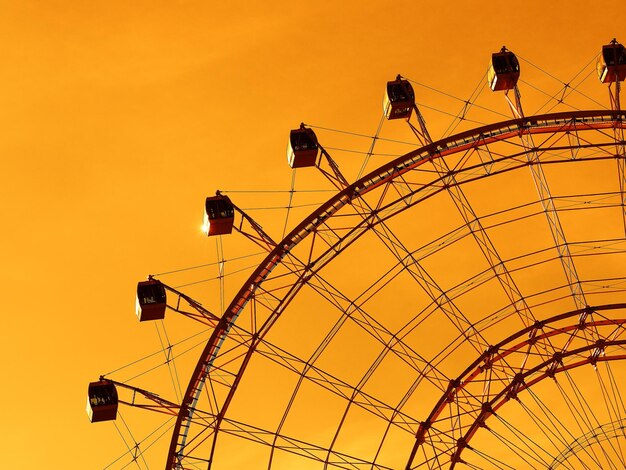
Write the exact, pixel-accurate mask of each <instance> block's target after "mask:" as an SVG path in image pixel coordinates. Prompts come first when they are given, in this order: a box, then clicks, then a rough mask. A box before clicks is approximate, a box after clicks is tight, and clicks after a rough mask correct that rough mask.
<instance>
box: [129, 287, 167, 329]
mask: <svg viewBox="0 0 626 470" xmlns="http://www.w3.org/2000/svg"><path fill="white" fill-rule="evenodd" d="M166 306H167V297H166V295H165V287H163V284H161V282H160V281H157V280H149V281H142V282H139V283H137V301H136V309H135V313H136V314H137V317H138V318H139V321H148V320H162V319H163V318H165V308H166Z"/></svg>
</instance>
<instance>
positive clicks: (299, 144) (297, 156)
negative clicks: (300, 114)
mask: <svg viewBox="0 0 626 470" xmlns="http://www.w3.org/2000/svg"><path fill="white" fill-rule="evenodd" d="M318 153H319V145H318V143H317V136H316V135H315V132H313V129H309V128H308V127H304V124H300V128H299V129H293V130H292V131H291V132H290V133H289V146H288V147H287V161H288V162H289V166H290V167H291V168H303V167H307V166H315V164H316V163H317V155H318Z"/></svg>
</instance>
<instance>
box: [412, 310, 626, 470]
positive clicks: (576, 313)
mask: <svg viewBox="0 0 626 470" xmlns="http://www.w3.org/2000/svg"><path fill="white" fill-rule="evenodd" d="M624 308H626V303H620V304H610V305H603V306H597V307H589V308H586V309H578V310H573V311H570V312H566V313H563V314H560V315H556V316H554V317H551V318H549V319H547V320H544V321H541V322H537V324H535V325H533V326H530V327H527V328H524V329H522V330H520V331H519V332H517V333H515V334H513V335H511V336H509V337H508V338H506V339H505V340H503V341H501V342H500V343H498V344H497V345H495V346H493V347H492V348H490V349H489V350H487V351H485V352H484V353H483V354H482V355H481V356H480V357H479V358H478V359H476V360H475V361H474V362H473V363H472V364H471V365H470V366H469V367H468V368H467V369H466V370H465V371H464V372H463V373H462V374H461V375H460V376H459V377H457V378H456V379H454V380H452V381H451V382H450V385H449V386H448V389H447V390H446V392H445V393H444V394H443V395H442V397H441V398H440V399H439V401H438V402H437V404H436V405H435V407H434V408H433V411H432V412H431V414H430V415H429V417H428V418H427V420H426V421H424V422H422V423H421V424H420V427H419V429H418V432H417V433H416V440H415V444H414V447H413V449H412V451H411V454H410V458H409V461H408V463H407V467H406V468H407V469H410V468H413V467H411V465H412V463H413V461H414V459H415V455H416V453H417V450H418V448H419V447H420V446H421V445H422V444H424V443H425V441H426V438H425V436H426V433H427V432H428V430H429V429H430V427H431V426H432V423H434V422H435V420H436V419H437V417H438V416H439V415H440V414H441V413H442V411H443V410H444V408H445V406H446V405H447V404H448V403H450V402H451V401H454V395H455V394H456V393H457V392H458V391H459V390H460V389H462V388H464V387H466V386H467V384H468V383H469V382H470V381H471V380H472V379H473V378H475V377H476V375H477V374H478V373H480V372H482V371H483V370H484V369H483V368H482V366H481V363H483V362H484V363H487V362H488V361H489V362H493V360H490V359H492V356H493V355H494V354H497V352H498V351H499V350H500V349H502V348H503V346H505V345H506V344H508V343H511V342H513V341H515V340H517V339H519V338H520V337H522V336H528V339H526V340H524V341H522V342H520V343H518V344H515V345H513V346H512V347H511V348H507V349H506V351H505V352H504V353H503V354H499V355H498V358H502V357H505V356H506V355H508V354H510V353H512V352H514V351H516V350H520V349H521V348H522V347H524V346H525V345H529V344H531V343H534V342H535V341H536V340H537V339H539V338H540V337H547V336H555V335H558V334H564V333H568V332H569V331H571V330H574V329H577V328H578V327H579V324H574V325H568V326H565V327H561V328H556V329H554V330H552V331H550V332H547V333H544V334H543V335H532V336H531V334H532V333H533V332H534V331H536V330H538V329H542V328H544V327H545V326H547V325H550V324H552V323H555V322H559V321H562V320H565V319H568V318H572V317H579V318H580V315H581V314H582V313H584V312H585V311H587V312H589V311H604V310H617V309H624ZM624 324H626V319H619V320H608V319H607V320H599V321H595V322H588V325H591V326H606V325H617V326H619V325H624ZM624 345H626V340H608V341H604V342H603V343H602V348H605V347H606V346H624ZM597 348H598V344H596V343H591V344H587V345H585V346H582V347H579V348H576V349H573V350H571V351H565V352H562V353H561V354H559V355H558V357H556V356H555V357H554V358H551V359H549V360H546V361H543V362H541V363H539V364H537V365H535V366H533V367H532V368H530V369H528V370H526V371H524V372H523V373H518V374H517V375H516V376H515V377H514V379H513V380H512V381H511V382H510V383H509V384H508V385H507V386H506V387H504V388H503V389H502V390H500V391H499V392H498V393H497V394H496V395H495V396H494V397H493V398H492V399H490V400H489V401H488V402H485V403H483V404H482V406H481V411H480V413H479V414H478V415H477V417H476V418H475V419H474V422H473V423H472V424H471V425H470V426H469V427H468V430H467V432H466V433H465V434H464V435H463V437H461V438H460V439H458V444H457V445H458V447H457V450H456V451H455V453H454V454H453V455H452V457H451V467H450V468H454V466H455V465H456V463H457V462H460V461H461V458H460V454H461V453H462V451H463V450H464V449H465V448H466V447H467V446H468V445H469V444H468V443H469V441H470V440H471V438H472V437H473V436H474V434H475V433H476V432H477V431H478V429H479V428H480V427H482V426H484V424H485V421H486V420H487V419H488V418H489V417H490V416H492V415H493V414H495V412H496V411H497V410H498V409H499V408H500V407H502V406H503V405H504V404H505V403H507V402H508V401H509V400H510V399H512V398H515V397H516V396H517V394H518V393H519V392H521V391H523V390H525V389H527V388H530V387H531V386H533V385H534V384H536V383H538V382H540V381H542V380H544V379H546V378H549V377H554V375H555V374H557V373H560V372H564V371H567V370H571V369H574V368H577V367H580V366H582V365H586V364H595V363H596V362H605V361H611V360H623V359H626V353H625V354H619V355H612V356H602V357H599V356H598V355H596V354H592V355H590V356H589V357H587V358H584V359H581V360H580V361H577V362H574V363H571V364H567V365H563V364H562V362H561V361H562V359H564V358H567V357H571V356H576V355H580V354H581V353H583V352H586V351H590V350H595V349H597ZM496 360H497V358H496ZM555 361H558V362H559V363H560V364H561V366H558V367H555V368H554V369H551V370H546V371H544V372H543V373H542V374H540V375H539V376H537V377H535V378H533V379H532V380H531V381H530V382H525V379H526V378H527V377H529V376H531V375H532V374H535V373H537V372H539V371H540V370H541V369H542V368H544V367H546V366H549V365H551V364H552V363H554V362H555ZM465 376H467V378H466V379H464V377H465Z"/></svg>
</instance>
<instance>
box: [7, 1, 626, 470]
mask: <svg viewBox="0 0 626 470" xmlns="http://www.w3.org/2000/svg"><path fill="white" fill-rule="evenodd" d="M1 11H2V14H0V51H2V53H1V56H2V57H3V60H2V63H3V66H2V67H1V68H0V109H1V112H0V120H1V129H2V136H3V137H2V138H0V151H1V155H2V157H1V158H2V171H1V172H0V194H1V199H2V203H1V207H2V211H1V214H2V221H3V224H2V236H1V238H0V239H1V240H2V243H1V244H0V253H1V259H2V264H1V266H2V268H1V269H0V285H2V286H3V289H2V291H3V297H4V298H5V304H4V305H5V307H4V308H3V312H4V324H3V327H2V328H0V350H1V353H2V357H3V359H2V362H1V365H2V376H3V380H2V384H3V385H2V389H1V391H0V399H1V402H2V403H3V404H4V408H5V409H4V410H3V412H2V420H1V422H2V444H1V445H0V448H2V450H3V451H4V452H3V463H2V464H1V465H0V466H2V467H3V468H8V469H20V468H29V469H30V468H33V469H38V468H60V469H61V468H62V469H66V468H67V469H74V468H75V469H90V468H103V467H105V466H106V465H108V464H109V463H111V462H112V461H113V460H115V459H116V458H117V457H118V456H120V455H121V454H122V453H123V452H124V451H125V448H124V444H123V442H122V441H121V439H120V437H119V436H118V433H117V431H116V429H115V428H114V427H113V425H112V424H111V423H98V424H93V425H91V424H90V423H89V422H88V419H87V416H86V414H85V410H84V408H85V400H86V393H87V385H88V383H89V382H90V381H94V380H97V378H98V377H99V375H100V374H104V373H107V372H109V371H113V370H115V369H117V368H118V367H121V366H123V365H125V364H127V363H130V362H132V361H134V360H135V359H137V358H140V357H143V356H145V355H147V354H150V353H152V352H154V351H155V350H158V349H159V338H158V336H157V335H156V333H155V327H154V326H153V325H151V324H140V323H139V322H138V321H137V318H136V317H135V315H134V295H135V288H136V283H137V282H138V281H139V280H143V279H145V278H146V276H147V275H148V274H157V273H164V272H168V271H172V270H177V269H179V268H186V267H190V266H197V265H202V264H204V263H212V262H214V261H215V259H216V242H215V241H214V240H213V239H211V240H207V238H206V237H205V236H204V235H203V234H202V233H201V231H200V225H201V223H202V210H203V202H204V198H205V197H206V196H208V195H212V194H214V192H215V190H216V189H221V190H226V191H228V190H230V191H232V194H230V196H231V197H232V198H233V200H236V201H238V202H237V203H238V205H240V206H241V207H244V208H249V209H251V210H250V214H251V215H252V216H253V217H255V219H258V221H259V222H260V223H261V225H263V227H264V229H266V230H267V231H268V233H270V234H271V235H272V236H273V237H274V238H275V239H280V238H281V235H282V233H283V230H284V223H285V213H284V212H281V211H272V210H266V211H263V210H256V208H258V207H269V206H276V205H285V204H286V202H287V197H288V196H287V194H284V193H283V194H281V195H279V196H276V198H275V199H272V197H274V196H271V195H267V194H266V195H260V196H258V195H255V194H249V193H241V195H239V194H238V193H235V191H236V190H272V189H280V190H288V189H289V188H290V187H291V183H292V171H291V169H289V167H288V165H287V163H286V158H285V148H286V145H287V138H288V135H289V130H290V129H294V128H296V127H298V126H299V124H300V122H305V123H308V124H312V125H316V126H320V127H324V128H329V129H339V130H344V131H349V132H354V133H360V134H366V135H373V133H374V132H375V131H376V128H377V126H378V124H379V120H380V117H381V102H382V96H383V92H384V86H385V83H386V82H387V81H388V80H392V79H393V78H395V76H396V75H397V74H399V73H400V74H402V75H403V76H406V77H409V78H411V79H413V80H416V81H418V82H420V83H423V84H426V85H429V86H432V87H434V88H437V89H440V90H444V91H446V92H448V93H450V94H453V95H455V96H458V97H461V98H467V97H469V96H470V94H471V93H472V91H473V90H474V88H475V87H476V85H477V84H479V83H480V81H481V77H483V74H484V73H485V71H486V67H487V64H488V61H489V57H490V54H491V53H492V52H496V51H498V50H499V49H500V48H501V47H502V46H503V45H506V46H507V47H508V48H509V49H511V50H513V51H514V52H516V53H517V54H519V56H521V57H522V58H523V59H525V60H527V61H529V62H530V63H532V64H535V65H537V66H538V67H540V68H541V69H544V70H547V71H549V72H550V73H551V74H552V75H555V76H556V77H558V78H559V79H560V80H562V81H567V80H569V79H570V78H571V77H572V76H574V75H575V74H576V73H577V72H578V71H579V70H580V69H581V68H583V67H584V66H585V65H587V64H588V63H589V62H590V61H591V60H593V59H594V57H595V55H597V54H598V52H599V51H600V48H601V46H602V45H603V44H606V43H608V42H609V41H610V40H611V39H612V38H614V37H617V39H618V40H621V41H622V42H626V29H625V28H624V25H625V24H626V4H623V3H620V2H611V3H596V2H589V1H582V0H567V1H565V0H555V1H550V2H546V1H539V0H529V1H526V2H522V3H517V4H516V3H511V2H477V1H469V0H452V1H449V2H435V1H419V0H413V1H405V0H401V1H394V2H391V1H384V2H383V1H372V2H362V1H358V2H357V1H353V0H350V1H343V2H329V1H321V2H294V1H289V2H287V1H282V0H281V1H269V2H253V1H233V2H216V1H211V0H206V1H186V0H181V1H176V2H173V1H171V2H166V1H151V2H150V1H132V2H119V1H110V2H79V1H61V0H51V1H33V0H24V1H16V2H10V1H2V2H1ZM524 67H526V69H524ZM522 68H523V72H522V73H524V70H529V73H530V74H532V73H535V74H537V71H536V69H535V70H534V72H533V71H531V69H532V67H530V66H529V65H528V63H527V62H522ZM591 78H592V80H590V81H589V85H588V86H589V87H590V89H592V88H593V89H594V90H595V91H594V92H593V93H595V95H594V96H595V97H596V99H598V100H600V101H601V102H602V103H608V95H607V94H606V90H604V89H603V88H602V85H601V84H600V83H599V82H598V81H597V79H596V78H595V76H593V77H591ZM538 80H540V81H541V80H545V77H544V78H539V79H538ZM546 83H548V85H547V89H548V90H549V91H551V92H556V91H557V90H558V88H559V86H558V83H556V82H546ZM550 87H552V88H550ZM594 87H595V88H594ZM521 88H522V93H523V95H524V93H526V95H524V96H525V97H526V96H527V97H528V101H527V103H528V105H527V106H528V107H527V112H528V113H529V114H530V113H531V112H532V111H534V110H535V109H537V108H539V106H540V105H541V104H542V101H544V98H545V97H541V96H535V95H533V90H532V89H530V88H528V87H527V88H526V89H524V88H523V85H522V86H521ZM422 91H423V90H422V89H421V88H417V87H416V94H418V97H417V100H418V101H423V102H424V103H426V104H430V105H432V106H433V107H438V108H444V109H447V110H448V112H450V113H452V114H453V115H455V114H457V113H458V112H459V110H460V108H461V107H462V104H459V103H458V102H454V101H445V100H442V98H441V97H440V96H438V95H432V100H433V101H428V100H429V99H431V98H429V97H427V96H424V97H423V99H422V96H420V95H419V93H421V92H422ZM424 93H427V92H426V91H425V92H424ZM429 96H430V95H429ZM486 99H487V100H491V101H490V103H497V104H495V105H494V106H495V107H497V109H498V110H499V111H500V112H502V113H504V114H508V113H509V111H508V109H507V107H506V103H505V102H504V99H503V98H502V97H499V98H497V99H496V98H494V97H486ZM586 106H588V107H589V108H590V109H594V108H596V106H593V105H589V104H587V105H586ZM422 113H423V114H424V115H425V118H426V120H427V122H428V125H429V128H430V129H431V134H432V135H433V138H434V139H438V138H440V137H441V136H442V135H443V133H444V132H445V131H446V129H447V128H448V125H449V124H450V121H451V119H452V117H451V116H448V115H445V114H442V113H437V112H433V111H430V110H429V109H427V108H423V109H422ZM481 119H482V118H481ZM487 119H490V122H496V121H499V120H503V119H504V118H499V117H497V116H495V117H494V116H489V117H487ZM386 125H387V124H386ZM466 128H467V127H465V129H466ZM459 130H460V129H459ZM394 132H395V134H394ZM330 135H331V136H332V133H331V134H330ZM388 135H390V136H391V137H394V138H395V137H400V138H402V139H405V140H406V139H408V138H409V135H410V134H407V133H404V134H399V133H398V131H394V130H390V131H389V134H388ZM342 139H344V140H339V141H338V143H337V146H345V147H348V148H354V149H356V150H358V151H366V150H367V148H368V146H369V142H368V140H367V139H365V140H359V139H352V140H351V138H349V137H342ZM416 146H417V144H416ZM411 149H412V148H411V147H409V148H406V151H407V152H408V151H409V150H411ZM336 160H337V161H338V163H339V165H340V166H341V167H342V168H346V170H347V171H346V176H347V177H348V180H349V181H351V182H352V181H354V179H355V177H356V174H357V171H358V169H359V167H360V166H361V164H362V161H363V156H362V155H361V154H356V153H355V154H351V153H348V152H344V153H341V154H338V155H337V156H336ZM385 161H387V160H385V157H383V156H377V157H372V160H371V161H370V162H369V163H368V167H367V169H368V170H372V169H374V168H375V167H376V166H378V165H382V164H383V163H384V162H385ZM591 179H593V178H591ZM297 183H298V184H300V185H302V186H301V187H303V188H308V189H314V188H322V189H325V190H328V189H330V186H329V185H328V184H326V183H324V182H323V181H322V180H321V179H320V178H316V177H312V176H310V175H305V174H304V173H302V174H301V173H297ZM599 184H600V183H599ZM503 190H504V189H503ZM331 195H332V192H328V193H314V194H313V195H312V196H305V195H303V196H302V197H303V198H304V199H301V200H300V202H302V204H303V205H304V204H317V203H321V202H323V201H324V200H326V199H327V198H329V197H330V196H331ZM307 197H308V198H309V199H306V198H307ZM263 198H266V199H263ZM313 209H314V207H313V206H312V205H311V206H309V205H307V206H306V207H304V208H302V209H299V210H297V211H293V212H292V213H291V215H290V219H289V221H288V224H287V228H288V229H291V228H293V227H294V226H295V224H296V223H297V222H298V221H299V219H302V218H304V217H305V216H306V215H308V213H309V212H310V211H311V210H313ZM433 217H434V218H435V219H436V217H437V216H436V215H434V216H433ZM441 217H444V216H443V215H442V216H441ZM400 230H401V229H400ZM503 237H506V234H505V235H503ZM226 243H231V245H232V246H231V245H229V246H225V249H229V248H230V249H232V251H231V252H230V253H233V254H232V255H230V254H227V256H237V255H240V254H245V253H255V252H258V251H259V250H258V248H255V247H254V246H252V247H251V246H249V245H244V244H243V243H242V242H225V244H226ZM259 260H260V258H251V259H250V260H249V262H248V261H247V262H248V264H250V263H252V264H254V263H255V262H258V261H259ZM348 260H349V258H347V259H346V261H345V262H346V264H347V263H348ZM244 264H245V263H244ZM242 266H243V264H242ZM338 266H341V263H340V264H339V265H338ZM459 269H462V266H461V267H460V268H459ZM433 270H435V271H436V270H437V268H436V267H433ZM214 274H215V270H213V271H212V274H211V275H214ZM194 275H195V276H196V277H194ZM201 277H202V275H199V274H198V275H196V274H194V273H192V274H190V275H189V277H188V278H185V277H184V275H181V277H180V278H176V279H175V281H173V282H174V283H178V284H177V285H181V284H183V283H185V282H192V281H194V280H197V279H199V278H201ZM164 279H166V278H164ZM237 279H239V278H237ZM242 280H243V278H241V279H240V280H239V281H237V282H242ZM233 282H234V281H233ZM217 287H218V286H214V285H213V287H211V288H210V289H211V290H210V292H209V291H205V292H203V293H200V290H199V288H198V287H197V286H196V287H193V288H190V290H189V293H190V295H192V296H193V295H196V294H198V295H200V296H202V295H206V296H207V297H208V298H211V299H212V300H210V301H208V302H209V304H208V305H207V304H205V305H207V307H208V308H210V309H212V310H214V311H216V312H218V311H219V310H220V302H219V299H218V297H219V290H218V289H217ZM237 288H238V284H236V283H234V284H233V285H231V286H230V290H227V292H229V293H230V295H231V296H232V293H233V291H235V290H236V289H237ZM346 288H349V287H346ZM200 289H201V288H200ZM211 296H212V297H211ZM224 302H225V303H226V304H228V303H229V302H230V298H229V297H228V295H227V297H226V298H225V299H224ZM185 325H186V323H184V322H182V321H179V322H178V323H175V324H174V325H173V328H174V332H175V334H176V335H177V336H178V337H183V336H184V334H183V333H181V331H182V330H183V329H184V328H185ZM194 328H195V329H197V327H196V326H195V325H192V326H191V327H190V330H189V331H190V332H191V331H194V330H193V329H194ZM303 334H304V333H303ZM294 347H297V345H296V346H294ZM192 354H193V353H192ZM337 354H338V355H340V354H341V352H340V351H339V352H337ZM192 362H193V361H192ZM182 370H185V369H184V368H183V369H182ZM164 376H165V375H164ZM148 383H149V386H152V385H154V387H155V388H156V390H154V391H155V392H157V393H160V394H162V395H163V396H165V397H167V398H170V399H174V398H175V396H174V395H172V394H171V393H170V392H171V390H170V389H171V387H170V388H167V387H166V386H163V387H162V388H161V385H160V384H159V383H158V381H157V382H156V383H154V384H153V383H151V382H148ZM181 383H182V387H183V390H184V388H185V387H186V384H187V377H181ZM159 388H161V389H160V390H159ZM269 399H271V398H269ZM168 441H169V439H168V438H166V439H165V442H168ZM157 460H158V459H157ZM162 462H163V464H164V460H163V461H162ZM163 464H157V463H154V464H151V465H150V468H162V466H163ZM233 465H234V467H233V468H237V466H236V464H235V463H233ZM114 468H116V467H114ZM129 468H136V467H129ZM142 468H145V466H144V467H142ZM220 468H222V467H220ZM223 468H227V467H226V466H224V467H223ZM240 468H244V467H240Z"/></svg>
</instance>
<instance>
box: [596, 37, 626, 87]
mask: <svg viewBox="0 0 626 470" xmlns="http://www.w3.org/2000/svg"><path fill="white" fill-rule="evenodd" d="M597 68H598V78H600V81H601V82H602V83H613V82H621V81H623V80H624V79H625V78H626V49H625V48H624V45H623V44H620V43H618V42H617V41H616V40H615V39H613V40H612V41H611V43H610V44H607V45H606V46H602V53H601V54H600V56H599V57H598V63H597Z"/></svg>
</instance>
